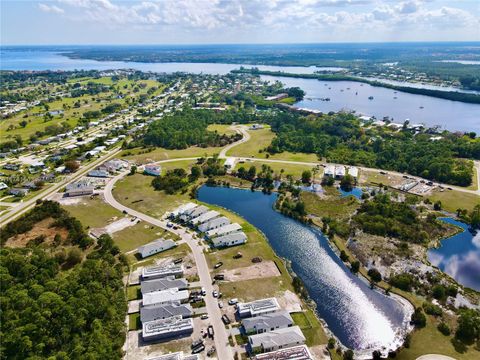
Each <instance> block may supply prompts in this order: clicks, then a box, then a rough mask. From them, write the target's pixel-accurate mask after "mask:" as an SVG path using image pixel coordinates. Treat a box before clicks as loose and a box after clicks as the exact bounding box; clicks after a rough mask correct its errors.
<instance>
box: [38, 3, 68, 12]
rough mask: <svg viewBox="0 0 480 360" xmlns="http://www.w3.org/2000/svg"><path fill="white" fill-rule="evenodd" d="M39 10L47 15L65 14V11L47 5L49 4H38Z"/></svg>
mask: <svg viewBox="0 0 480 360" xmlns="http://www.w3.org/2000/svg"><path fill="white" fill-rule="evenodd" d="M38 8H39V9H40V10H41V11H43V12H47V13H53V14H63V13H64V10H63V9H62V8H59V7H58V6H56V5H47V4H42V3H40V4H38Z"/></svg>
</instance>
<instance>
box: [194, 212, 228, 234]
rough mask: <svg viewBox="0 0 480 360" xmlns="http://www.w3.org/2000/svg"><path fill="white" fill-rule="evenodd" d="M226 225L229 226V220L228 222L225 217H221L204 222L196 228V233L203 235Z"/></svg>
mask: <svg viewBox="0 0 480 360" xmlns="http://www.w3.org/2000/svg"><path fill="white" fill-rule="evenodd" d="M228 224H230V220H228V219H227V218H226V217H225V216H221V217H218V218H216V219H213V220H210V221H206V222H204V223H203V224H200V225H199V226H198V231H200V232H203V233H204V232H207V231H209V230H212V229H218V228H220V227H222V226H225V225H228Z"/></svg>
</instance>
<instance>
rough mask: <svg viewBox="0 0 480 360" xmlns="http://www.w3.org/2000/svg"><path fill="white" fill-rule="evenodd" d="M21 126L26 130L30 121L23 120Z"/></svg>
mask: <svg viewBox="0 0 480 360" xmlns="http://www.w3.org/2000/svg"><path fill="white" fill-rule="evenodd" d="M19 124H20V126H21V127H22V128H25V127H26V126H27V125H28V121H26V120H22V121H20V122H19Z"/></svg>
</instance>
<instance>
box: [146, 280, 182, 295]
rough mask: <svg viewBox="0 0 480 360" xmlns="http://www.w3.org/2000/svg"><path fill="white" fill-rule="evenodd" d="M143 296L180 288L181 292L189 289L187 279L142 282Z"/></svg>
mask: <svg viewBox="0 0 480 360" xmlns="http://www.w3.org/2000/svg"><path fill="white" fill-rule="evenodd" d="M140 286H141V290H142V294H146V293H149V292H153V291H161V290H167V289H173V288H178V289H180V290H183V289H186V288H188V281H187V280H185V279H175V278H173V277H169V278H163V279H156V280H148V281H142V283H141V285H140Z"/></svg>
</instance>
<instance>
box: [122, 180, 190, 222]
mask: <svg viewBox="0 0 480 360" xmlns="http://www.w3.org/2000/svg"><path fill="white" fill-rule="evenodd" d="M152 180H153V177H152V176H148V175H143V174H135V175H132V176H125V177H124V178H123V179H121V180H119V181H118V182H117V183H116V184H115V187H114V189H113V195H114V197H115V199H116V200H117V201H118V202H120V203H122V204H123V205H125V206H127V207H130V208H132V209H135V210H137V211H140V212H142V213H144V214H147V215H150V216H152V217H161V216H162V215H163V214H165V212H167V211H169V210H173V209H175V208H176V207H178V206H179V205H181V204H183V203H185V202H188V201H192V200H191V199H190V196H189V194H188V192H187V193H184V194H180V193H179V194H174V195H168V194H166V193H165V192H164V191H155V190H154V188H153V187H152V186H151V183H152Z"/></svg>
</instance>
